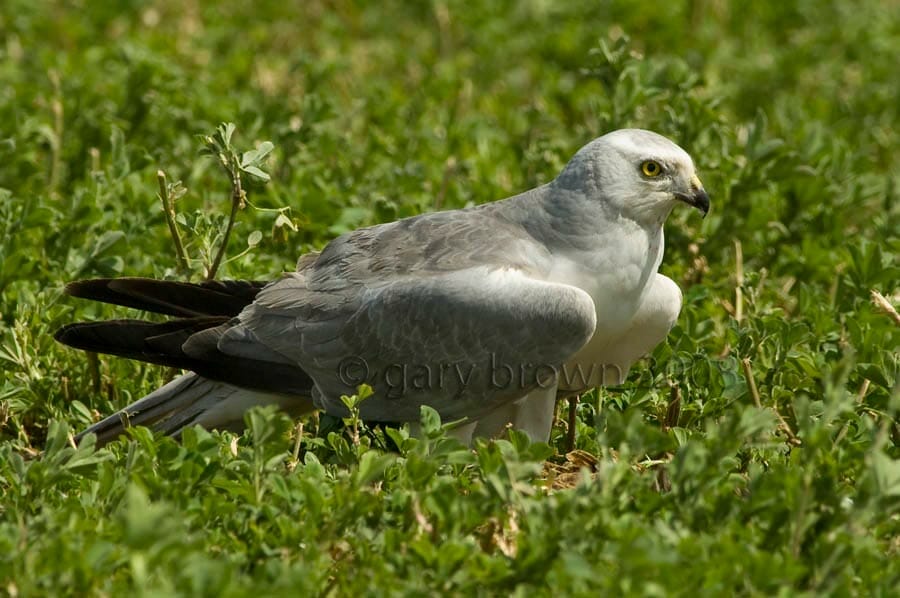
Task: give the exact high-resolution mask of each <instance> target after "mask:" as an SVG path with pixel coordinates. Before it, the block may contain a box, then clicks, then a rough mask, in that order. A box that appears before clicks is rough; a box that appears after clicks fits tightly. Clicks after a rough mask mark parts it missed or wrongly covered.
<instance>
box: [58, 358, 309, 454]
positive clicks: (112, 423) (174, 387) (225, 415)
mask: <svg viewBox="0 0 900 598" xmlns="http://www.w3.org/2000/svg"><path fill="white" fill-rule="evenodd" d="M258 405H259V406H262V405H278V406H279V407H280V408H282V409H284V410H285V411H286V412H288V414H290V415H291V416H295V417H296V416H299V415H303V414H305V413H310V412H312V411H313V410H315V407H314V406H313V403H312V400H311V399H309V398H305V397H298V396H296V395H283V394H275V393H265V392H258V391H254V390H248V389H245V388H239V387H237V386H233V385H231V384H226V383H223V382H216V381H215V380H210V379H208V378H203V377H202V376H198V375H197V374H194V373H189V374H185V375H183V376H180V377H178V378H176V379H175V380H173V381H171V382H169V383H168V384H166V385H165V386H163V387H161V388H158V389H157V390H155V391H153V392H152V393H150V394H148V395H147V396H145V397H144V398H142V399H140V400H138V401H137V402H135V403H132V404H131V405H129V406H128V407H126V408H125V409H122V410H121V411H117V412H116V413H114V414H112V415H110V416H109V417H107V418H105V419H103V420H101V421H99V422H97V423H96V424H94V425H92V426H91V427H89V428H87V429H86V430H84V431H83V432H81V433H80V434H78V436H76V438H75V439H76V441H77V442H81V439H82V438H84V436H85V435H87V434H96V435H97V443H98V445H101V446H102V445H104V444H106V443H108V442H110V441H112V440H115V439H116V438H118V437H119V436H120V435H121V434H122V433H123V432H124V431H125V429H126V428H128V427H130V426H147V427H149V428H151V429H153V430H154V431H157V432H162V433H164V434H167V435H170V436H175V437H178V436H180V435H181V431H182V430H183V429H184V428H186V427H188V426H193V425H199V426H203V427H204V428H207V429H217V430H231V431H233V432H240V431H241V430H243V429H244V413H245V412H246V411H247V410H248V409H250V408H251V407H256V406H258Z"/></svg>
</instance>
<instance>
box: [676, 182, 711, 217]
mask: <svg viewBox="0 0 900 598" xmlns="http://www.w3.org/2000/svg"><path fill="white" fill-rule="evenodd" d="M675 197H676V198H678V199H679V200H680V201H683V202H684V203H686V204H687V205H689V206H694V207H695V208H697V209H698V210H700V211H701V212H703V217H704V218H706V215H707V214H708V213H709V195H707V194H706V190H705V189H704V188H703V183H701V182H700V179H698V178H697V177H696V176H695V177H694V178H693V179H692V180H691V192H690V193H675Z"/></svg>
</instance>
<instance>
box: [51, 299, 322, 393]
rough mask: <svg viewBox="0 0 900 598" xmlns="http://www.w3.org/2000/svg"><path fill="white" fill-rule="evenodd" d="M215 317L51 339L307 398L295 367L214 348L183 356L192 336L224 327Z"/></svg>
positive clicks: (73, 327) (98, 328)
mask: <svg viewBox="0 0 900 598" xmlns="http://www.w3.org/2000/svg"><path fill="white" fill-rule="evenodd" d="M227 323H228V318H224V317H220V316H211V317H197V318H185V319H181V320H171V321H168V322H162V323H153V322H144V321H143V320H107V321H103V322H83V323H76V324H69V325H67V326H64V327H63V328H61V329H59V330H58V331H57V332H56V334H55V338H56V340H58V341H59V342H61V343H63V344H64V345H69V346H70V347H74V348H76V349H82V350H85V351H94V352H96V353H106V354H108V355H116V356H118V357H126V358H129V359H137V360H139V361H145V362H147V363H153V364H156V365H164V366H169V367H175V368H180V369H185V370H191V371H193V372H196V373H198V374H200V375H201V376H204V377H206V378H210V379H212V380H218V381H220V382H227V383H229V384H234V385H236V386H240V387H243V388H247V389H253V390H259V391H263V392H284V393H290V394H298V395H304V396H308V395H309V394H310V393H311V392H312V387H313V381H312V378H310V377H309V375H308V374H307V373H306V372H305V371H304V370H303V369H302V368H300V367H299V366H297V365H294V364H291V363H285V362H283V361H282V362H273V361H264V360H262V359H251V358H247V357H235V356H233V355H228V354H226V353H222V352H221V351H219V350H218V349H217V348H216V346H215V344H211V345H206V346H204V347H202V348H203V349H204V350H203V352H200V351H197V350H195V351H192V352H191V354H190V355H189V354H187V353H185V351H184V346H185V344H186V343H187V341H188V339H190V338H191V337H192V336H193V335H195V334H197V333H200V332H203V331H206V330H209V329H212V328H214V327H217V326H227Z"/></svg>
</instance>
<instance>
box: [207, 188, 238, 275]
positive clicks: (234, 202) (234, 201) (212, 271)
mask: <svg viewBox="0 0 900 598" xmlns="http://www.w3.org/2000/svg"><path fill="white" fill-rule="evenodd" d="M243 207H244V190H243V188H241V175H239V174H237V173H234V174H232V176H231V214H229V216H228V225H227V226H226V227H225V236H224V237H223V238H222V244H221V245H219V251H218V252H216V259H214V260H213V263H212V265H211V266H210V267H209V272H207V274H206V280H212V279H214V278H215V277H216V272H217V271H218V269H219V266H220V265H221V263H222V258H223V257H225V249H226V248H227V247H228V239H229V237H231V229H232V228H234V221H235V220H236V219H237V213H238V210H240V209H241V208H243Z"/></svg>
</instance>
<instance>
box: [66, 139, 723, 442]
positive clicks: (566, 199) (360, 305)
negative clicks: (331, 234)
mask: <svg viewBox="0 0 900 598" xmlns="http://www.w3.org/2000/svg"><path fill="white" fill-rule="evenodd" d="M679 203H686V204H688V205H691V206H694V207H696V208H698V209H699V210H700V211H702V212H703V214H704V215H705V214H706V212H707V211H708V210H709V197H708V196H707V194H706V192H705V191H704V189H703V186H702V184H701V183H700V180H699V179H698V178H697V175H696V173H695V170H694V164H693V161H692V160H691V158H690V156H689V155H688V154H687V153H686V152H685V151H684V150H682V149H681V148H680V147H678V146H677V145H676V144H675V143H673V142H671V141H669V140H668V139H666V138H665V137H662V136H660V135H658V134H656V133H652V132H650V131H644V130H639V129H624V130H618V131H614V132H612V133H609V134H607V135H604V136H603V137H600V138H598V139H595V140H594V141H592V142H590V143H589V144H587V145H586V146H584V147H583V148H581V149H580V150H579V151H578V152H577V153H576V154H575V156H574V157H573V158H572V159H571V160H570V161H569V163H568V164H567V165H566V167H565V168H564V169H563V171H562V173H560V175H559V176H558V177H557V178H556V179H554V180H553V181H551V182H550V183H548V184H546V185H543V186H541V187H538V188H536V189H532V190H530V191H526V192H524V193H521V194H519V195H516V196H513V197H510V198H508V199H505V200H502V201H497V202H493V203H488V204H484V205H479V206H475V207H471V208H465V209H461V210H451V211H445V212H436V213H429V214H422V215H420V216H415V217H412V218H406V219H403V220H399V221H396V222H392V223H387V224H380V225H376V226H371V227H367V228H361V229H358V230H356V231H353V232H350V233H346V234H344V235H342V236H340V237H338V238H336V239H334V240H333V241H331V242H330V243H329V244H328V245H327V246H326V247H325V248H324V249H323V250H322V251H321V253H319V254H312V255H307V256H303V257H302V258H301V259H300V261H299V262H298V265H297V269H296V270H295V271H294V272H289V273H286V274H284V275H282V276H281V278H279V279H278V280H275V281H274V282H271V283H269V284H265V283H262V282H242V281H223V282H216V281H214V282H206V283H199V284H190V283H181V282H170V281H157V280H150V279H143V278H121V279H97V280H87V281H79V282H74V283H70V284H69V285H68V286H67V291H68V293H69V294H70V295H73V296H76V297H83V298H88V299H94V300H98V301H103V302H107V303H113V304H117V305H122V306H127V307H135V308H140V309H143V310H147V311H151V312H157V313H162V314H166V315H169V316H174V319H171V320H169V321H167V322H164V323H149V322H145V321H140V320H114V321H104V322H93V323H77V324H71V325H69V326H66V327H64V328H62V329H61V330H60V331H58V332H57V334H56V338H57V339H58V340H59V341H60V342H63V343H65V344H67V345H70V346H73V347H76V348H80V349H85V350H90V351H96V352H102V353H109V354H113V355H119V356H124V357H129V358H134V359H140V360H144V361H148V362H151V363H157V364H162V365H168V366H174V367H178V368H183V369H185V370H189V373H187V374H185V375H182V376H181V377H179V378H177V379H175V380H174V381H172V382H170V383H169V384H167V385H165V386H163V387H161V388H159V389H158V390H156V391H154V392H153V393H151V394H149V395H147V396H146V397H144V398H142V399H140V400H139V401H137V402H136V403H134V404H132V405H130V406H128V407H126V408H125V409H123V410H122V411H121V412H119V413H116V414H113V415H112V416H110V417H108V418H106V419H104V420H102V421H100V422H98V423H96V424H94V425H93V426H91V427H89V428H88V429H87V430H85V431H84V432H82V434H81V435H80V436H81V437H83V436H84V435H85V434H88V433H94V434H96V435H97V437H98V441H99V442H101V443H103V442H108V441H109V440H112V439H114V438H116V437H117V436H119V435H120V434H121V433H122V431H123V429H124V427H125V426H126V425H129V424H131V425H146V426H149V427H151V428H153V429H155V430H157V431H161V432H164V433H166V434H171V435H176V436H177V435H178V434H180V432H181V430H182V429H183V428H184V427H186V426H189V425H194V424H199V425H202V426H204V427H207V428H222V429H231V430H239V429H241V428H242V427H243V415H244V412H245V411H247V410H248V409H249V408H251V407H253V406H256V405H268V404H276V405H279V406H280V407H281V408H283V409H285V410H286V411H288V412H289V413H291V414H295V415H296V414H302V413H305V412H309V411H312V410H314V409H322V410H324V411H326V412H327V413H329V414H333V415H337V416H343V415H346V413H347V411H346V407H345V405H344V403H343V402H342V400H341V396H342V395H351V394H354V393H355V392H356V391H357V388H358V385H359V384H361V383H364V382H365V383H367V384H369V385H371V386H372V388H373V390H374V394H373V395H372V396H370V397H368V398H367V399H365V400H364V401H363V402H362V403H361V404H360V415H361V416H362V418H363V419H365V420H368V421H372V422H393V423H402V422H411V423H413V424H414V423H415V422H417V421H418V419H419V415H420V408H421V406H423V405H428V406H430V407H432V408H434V409H435V410H437V412H438V413H439V414H440V415H441V417H442V419H443V420H444V421H454V420H464V423H463V424H461V425H460V427H459V428H458V429H457V433H458V435H459V436H460V437H461V438H462V439H463V440H469V439H470V438H471V436H472V435H473V434H475V435H478V436H492V435H495V434H497V433H499V432H500V431H502V430H503V428H504V427H505V426H506V425H507V424H510V423H511V424H512V425H513V426H515V427H518V428H520V429H522V430H524V431H525V432H526V433H528V434H529V436H530V437H531V438H532V439H535V440H543V441H546V440H548V439H549V435H550V429H551V426H552V422H553V411H554V401H555V398H556V395H557V392H558V391H581V390H584V389H588V388H592V387H596V386H601V385H605V384H618V383H621V381H622V380H623V379H624V377H625V375H626V374H627V372H628V370H629V368H630V367H631V365H632V364H633V363H634V362H635V361H636V360H637V359H639V358H640V357H641V356H643V355H645V354H646V353H648V352H649V351H650V350H652V349H653V347H655V346H656V345H657V344H658V343H660V342H661V341H662V340H663V339H664V338H665V336H666V335H667V334H668V332H669V330H670V329H671V327H672V326H673V325H674V323H675V320H676V318H677V316H678V313H679V311H680V309H681V301H682V297H681V291H680V290H679V288H678V287H677V285H676V284H675V283H674V282H673V281H672V280H670V279H669V278H666V277H665V276H662V275H660V274H658V273H657V270H658V268H659V265H660V262H661V260H662V255H663V223H664V222H665V220H666V218H667V217H668V215H669V213H670V212H671V210H672V209H673V207H674V206H676V205H677V204H679Z"/></svg>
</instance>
